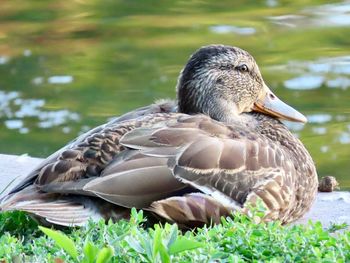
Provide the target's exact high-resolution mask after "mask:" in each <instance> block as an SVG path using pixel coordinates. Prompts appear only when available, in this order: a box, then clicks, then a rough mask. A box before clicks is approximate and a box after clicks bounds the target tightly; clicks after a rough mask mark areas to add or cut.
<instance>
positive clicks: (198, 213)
mask: <svg viewBox="0 0 350 263" xmlns="http://www.w3.org/2000/svg"><path fill="white" fill-rule="evenodd" d="M149 210H150V211H152V212H153V213H155V214H157V215H158V216H160V217H162V218H165V219H167V220H169V221H171V222H176V223H178V224H180V225H182V226H185V227H190V228H193V227H199V226H203V225H205V224H211V223H215V224H218V223H220V218H221V216H228V215H230V214H231V212H232V211H234V210H237V207H236V206H234V207H233V206H232V207H229V206H225V205H223V204H222V203H220V202H218V201H217V200H215V199H214V198H213V197H211V196H209V195H205V194H202V193H191V194H187V195H185V196H175V197H170V198H167V199H163V200H160V201H157V202H153V203H152V204H151V207H150V209H149Z"/></svg>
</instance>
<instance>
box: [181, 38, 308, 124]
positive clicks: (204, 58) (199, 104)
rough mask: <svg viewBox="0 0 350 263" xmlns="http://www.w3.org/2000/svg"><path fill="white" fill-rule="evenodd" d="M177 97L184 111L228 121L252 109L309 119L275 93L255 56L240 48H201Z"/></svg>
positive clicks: (187, 68) (183, 77) (292, 118)
mask: <svg viewBox="0 0 350 263" xmlns="http://www.w3.org/2000/svg"><path fill="white" fill-rule="evenodd" d="M177 96H178V107H179V111H180V112H183V113H188V114H191V113H192V114H193V113H204V114H207V115H209V116H210V117H211V118H213V119H216V120H219V121H224V122H230V120H232V119H235V118H237V116H238V115H239V114H241V113H243V112H251V111H258V112H262V113H265V114H268V115H270V116H273V117H275V118H279V119H285V120H290V121H297V122H304V123H305V122H306V121H307V119H306V118H305V116H304V115H302V114H301V113H299V112H298V111H297V110H295V109H293V108H292V107H290V106H288V105H287V104H285V103H284V102H282V101H281V100H280V99H278V97H277V96H276V95H275V94H273V92H272V91H271V90H270V89H269V88H268V87H267V85H266V84H265V82H264V80H263V78H262V76H261V73H260V70H259V67H258V65H257V64H256V62H255V60H254V58H253V57H252V56H251V55H250V54H249V53H248V52H247V51H245V50H242V49H240V48H237V47H231V46H224V45H210V46H205V47H202V48H200V49H199V50H197V51H196V52H195V53H194V54H193V55H192V56H191V57H190V59H189V61H188V62H187V64H186V66H185V68H184V69H183V70H182V72H181V75H180V77H179V80H178V84H177Z"/></svg>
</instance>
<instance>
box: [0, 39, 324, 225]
mask: <svg viewBox="0 0 350 263" xmlns="http://www.w3.org/2000/svg"><path fill="white" fill-rule="evenodd" d="M176 91H177V98H176V99H175V100H160V101H156V102H155V103H153V104H151V105H148V106H145V107H142V108H139V109H136V110H134V111H131V112H128V113H126V114H124V115H121V116H119V117H116V118H114V119H113V120H111V121H109V122H108V123H106V124H103V125H101V126H98V127H96V128H94V129H92V130H90V131H88V132H87V133H85V134H83V135H80V136H79V137H77V138H76V139H75V140H73V141H72V142H70V143H69V144H67V145H66V146H65V147H63V148H62V149H60V150H58V151H57V152H55V153H53V154H52V155H51V156H49V157H48V158H46V159H45V160H44V161H43V162H42V163H41V164H40V165H39V166H38V167H37V168H35V169H34V170H33V171H32V172H31V173H30V174H28V176H27V177H25V178H24V179H23V180H22V181H21V182H20V183H19V184H18V185H16V186H15V187H14V188H13V189H12V190H11V191H10V192H9V193H8V194H7V195H6V196H4V197H2V199H1V203H0V210H1V212H2V211H13V210H20V211H25V212H27V213H29V214H30V215H32V216H33V217H34V218H36V219H38V220H39V222H40V223H42V224H50V225H56V226H65V227H69V226H83V225H85V224H87V222H89V220H100V219H101V218H102V219H105V220H109V219H112V220H113V221H118V220H120V219H127V218H128V217H129V215H130V209H132V208H136V209H143V210H145V211H148V212H149V213H150V214H151V215H154V216H155V217H156V218H157V219H159V220H165V221H169V222H173V223H177V224H178V225H179V226H183V227H189V228H192V227H197V226H203V225H206V224H207V225H209V224H213V223H214V224H215V223H220V220H221V219H220V218H221V217H222V216H230V215H232V214H234V213H235V212H238V213H244V214H249V213H250V211H251V209H252V207H260V208H263V209H262V210H263V211H264V212H263V216H262V221H265V222H268V221H276V220H278V221H280V222H281V223H282V224H287V223H290V222H293V221H295V220H296V219H298V218H300V217H302V216H303V215H304V214H305V213H306V212H307V211H308V210H309V209H310V207H311V205H312V203H313V201H314V200H315V196H316V193H317V187H318V179H317V172H316V168H315V164H314V162H313V160H312V157H311V156H310V154H309V153H308V151H307V150H306V148H305V147H304V145H303V144H302V142H301V141H300V140H299V139H298V138H297V137H296V136H294V135H293V134H292V133H291V132H290V131H289V130H288V128H287V127H286V125H285V124H283V122H282V121H283V120H287V121H294V122H301V123H306V122H307V119H306V117H305V116H304V115H303V114H301V113H300V112H298V111H297V110H295V109H294V108H292V107H291V106H289V105H287V104H286V103H284V102H283V101H282V100H280V99H279V98H278V97H277V96H276V95H275V94H274V93H273V92H272V91H271V89H270V88H269V87H268V86H267V85H266V84H265V82H264V80H263V77H262V75H261V73H260V70H259V67H258V65H257V63H256V61H255V60H254V58H253V57H252V55H250V54H249V53H248V52H247V51H245V50H243V49H241V48H239V47H233V46H227V45H217V44H215V45H214V44H213V45H208V46H203V47H201V48H199V49H198V50H196V51H195V52H194V53H193V54H192V55H191V56H190V58H189V60H188V62H187V63H186V65H185V67H184V68H183V69H182V71H181V72H180V76H179V77H178V81H177V86H176Z"/></svg>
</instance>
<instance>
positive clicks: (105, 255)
mask: <svg viewBox="0 0 350 263" xmlns="http://www.w3.org/2000/svg"><path fill="white" fill-rule="evenodd" d="M113 256H114V250H113V248H112V247H110V246H108V247H104V248H102V249H101V250H100V252H99V253H98V254H97V257H96V263H106V262H109V261H110V260H111V258H112V257H113Z"/></svg>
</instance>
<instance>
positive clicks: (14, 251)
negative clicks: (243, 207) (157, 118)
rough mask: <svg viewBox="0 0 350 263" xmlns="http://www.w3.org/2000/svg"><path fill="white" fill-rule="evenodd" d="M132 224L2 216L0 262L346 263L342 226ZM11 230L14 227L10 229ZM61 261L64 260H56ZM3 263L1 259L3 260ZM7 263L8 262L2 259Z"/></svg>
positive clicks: (238, 221)
mask: <svg viewBox="0 0 350 263" xmlns="http://www.w3.org/2000/svg"><path fill="white" fill-rule="evenodd" d="M144 223H145V218H144V216H143V212H142V211H139V212H137V211H136V210H133V211H132V215H131V220H130V222H128V221H119V222H118V223H116V224H114V223H112V222H109V223H108V224H105V222H102V221H101V222H98V223H93V222H90V223H89V224H88V226H86V227H83V228H74V229H69V230H65V231H64V232H61V231H58V230H52V229H48V228H43V227H39V228H40V230H41V231H40V230H39V228H38V226H37V225H36V224H35V223H33V222H32V221H31V220H30V219H28V217H27V216H25V215H24V214H22V213H18V212H17V213H4V214H1V215H0V224H1V226H2V227H1V229H0V231H1V232H0V235H1V236H0V261H1V260H7V261H9V262H11V261H12V260H17V262H86V263H90V262H91V263H92V262H218V261H220V262H245V261H248V262H349V261H350V232H348V231H343V232H340V233H336V234H334V233H333V231H336V230H339V229H343V228H345V227H346V225H333V226H332V227H331V228H329V229H328V230H325V229H323V227H322V225H321V224H320V223H319V222H316V223H311V222H310V223H309V224H308V225H306V226H304V225H294V226H281V225H280V223H279V222H271V223H260V224H256V223H254V220H251V219H250V218H248V217H246V216H242V215H238V214H236V215H234V218H226V219H224V218H223V219H222V223H221V224H220V225H215V226H212V227H203V228H200V229H197V230H193V231H186V232H182V231H180V230H179V229H178V227H177V225H175V224H174V225H171V224H164V225H160V224H156V225H154V226H153V227H151V228H146V227H144V226H143V225H144ZM14 226H17V227H16V228H14ZM59 259H62V260H63V261H62V260H61V261H59ZM1 262H3V261H1ZM5 262H6V261H5Z"/></svg>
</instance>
